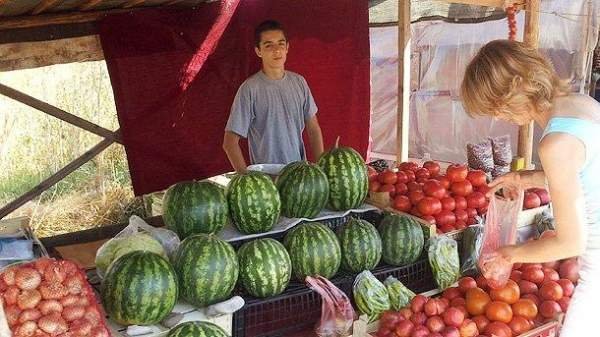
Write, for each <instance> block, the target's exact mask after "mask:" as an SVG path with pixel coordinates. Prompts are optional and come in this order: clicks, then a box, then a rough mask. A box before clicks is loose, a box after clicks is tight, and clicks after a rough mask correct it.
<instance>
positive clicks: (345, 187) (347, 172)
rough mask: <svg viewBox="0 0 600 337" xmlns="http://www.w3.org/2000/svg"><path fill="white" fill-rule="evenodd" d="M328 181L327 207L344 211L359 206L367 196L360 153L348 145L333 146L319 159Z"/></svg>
mask: <svg viewBox="0 0 600 337" xmlns="http://www.w3.org/2000/svg"><path fill="white" fill-rule="evenodd" d="M319 166H320V167H321V168H322V169H323V171H324V172H325V174H326V175H327V180H328V181H329V204H328V207H329V208H331V209H332V210H336V211H346V210H349V209H352V208H356V207H358V206H360V205H361V204H362V203H363V201H364V200H365V198H366V197H367V191H368V187H369V186H368V184H369V180H368V177H367V165H365V161H364V160H363V159H362V157H361V156H360V154H358V152H356V151H355V150H354V149H352V148H349V147H337V144H336V147H334V148H333V149H331V150H330V151H328V152H325V153H324V154H323V155H322V156H321V158H320V159H319Z"/></svg>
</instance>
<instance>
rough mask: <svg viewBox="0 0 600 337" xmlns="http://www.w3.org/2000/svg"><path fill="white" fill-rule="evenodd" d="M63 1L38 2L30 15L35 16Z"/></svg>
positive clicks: (47, 0)
mask: <svg viewBox="0 0 600 337" xmlns="http://www.w3.org/2000/svg"><path fill="white" fill-rule="evenodd" d="M61 2H63V0H43V1H42V2H40V3H39V4H38V5H37V6H35V8H34V9H33V10H32V11H31V14H33V15H37V14H40V13H42V12H45V11H47V10H48V9H50V8H52V7H55V6H57V5H59V4H60V3H61Z"/></svg>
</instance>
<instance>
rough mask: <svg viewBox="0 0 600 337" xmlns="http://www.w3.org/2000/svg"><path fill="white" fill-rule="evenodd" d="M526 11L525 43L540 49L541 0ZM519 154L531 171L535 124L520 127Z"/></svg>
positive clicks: (531, 0)
mask: <svg viewBox="0 0 600 337" xmlns="http://www.w3.org/2000/svg"><path fill="white" fill-rule="evenodd" d="M525 10H526V12H525V31H524V35H523V41H524V42H525V44H526V45H528V46H529V47H532V48H538V45H539V39H540V0H527V1H526V3H525ZM518 154H519V156H520V157H523V158H524V159H525V167H526V168H527V169H531V168H532V163H531V161H532V157H533V122H530V123H529V124H527V125H523V126H521V127H519V145H518Z"/></svg>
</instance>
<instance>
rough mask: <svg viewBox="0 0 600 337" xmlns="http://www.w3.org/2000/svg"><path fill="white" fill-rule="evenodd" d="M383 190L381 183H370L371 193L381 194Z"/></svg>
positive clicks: (375, 181) (374, 181)
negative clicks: (380, 191)
mask: <svg viewBox="0 0 600 337" xmlns="http://www.w3.org/2000/svg"><path fill="white" fill-rule="evenodd" d="M380 188H381V183H380V182H379V181H377V180H373V181H371V182H370V183H369V191H371V192H379V189H380Z"/></svg>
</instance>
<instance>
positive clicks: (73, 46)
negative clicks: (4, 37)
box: [0, 35, 104, 71]
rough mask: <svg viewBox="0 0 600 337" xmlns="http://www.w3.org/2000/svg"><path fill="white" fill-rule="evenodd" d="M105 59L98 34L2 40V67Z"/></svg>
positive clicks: (2, 69)
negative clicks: (29, 40) (60, 37)
mask: <svg viewBox="0 0 600 337" xmlns="http://www.w3.org/2000/svg"><path fill="white" fill-rule="evenodd" d="M103 59H104V52H103V50H102V46H101V44H100V38H99V37H98V35H90V36H83V37H74V38H65V39H60V40H51V41H32V42H16V43H4V44H0V71H13V70H20V69H30V68H38V67H45V66H49V65H53V64H64V63H73V62H87V61H98V60H103Z"/></svg>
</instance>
